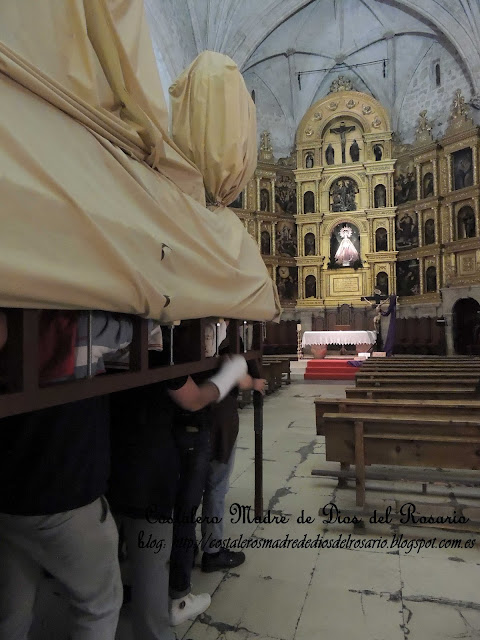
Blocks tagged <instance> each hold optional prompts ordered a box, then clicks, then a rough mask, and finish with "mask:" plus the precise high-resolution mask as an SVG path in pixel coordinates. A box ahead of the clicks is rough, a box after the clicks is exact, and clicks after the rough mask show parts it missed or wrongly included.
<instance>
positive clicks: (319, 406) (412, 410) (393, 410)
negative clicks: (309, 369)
mask: <svg viewBox="0 0 480 640" xmlns="http://www.w3.org/2000/svg"><path fill="white" fill-rule="evenodd" d="M449 411H450V412H451V413H452V415H454V416H455V419H457V418H459V419H461V418H474V417H480V398H478V399H477V400H446V399H439V400H422V402H421V403H419V402H418V401H417V400H404V399H401V400H395V399H393V398H381V399H371V398H326V399H324V398H315V422H316V428H317V435H318V436H323V435H325V434H324V431H323V424H324V420H323V416H324V414H325V413H367V412H368V413H370V414H371V415H383V416H391V415H413V416H434V415H439V416H442V415H445V413H446V412H449Z"/></svg>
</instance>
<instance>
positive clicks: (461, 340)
mask: <svg viewBox="0 0 480 640" xmlns="http://www.w3.org/2000/svg"><path fill="white" fill-rule="evenodd" d="M479 334H480V304H479V303H478V302H477V301H476V300H474V299H473V298H461V299H460V300H458V301H457V302H456V303H455V305H454V306H453V343H454V347H455V351H456V353H459V354H463V355H466V354H469V353H472V347H473V346H474V345H475V342H477V343H478V340H479V337H480V336H479Z"/></svg>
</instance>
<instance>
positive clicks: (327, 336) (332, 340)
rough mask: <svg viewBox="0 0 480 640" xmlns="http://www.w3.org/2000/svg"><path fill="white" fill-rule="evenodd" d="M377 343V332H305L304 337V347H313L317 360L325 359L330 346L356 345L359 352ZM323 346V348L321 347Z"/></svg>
mask: <svg viewBox="0 0 480 640" xmlns="http://www.w3.org/2000/svg"><path fill="white" fill-rule="evenodd" d="M376 341H377V334H376V332H375V331H305V333H304V334H303V337H302V347H303V348H304V347H308V346H311V347H312V353H313V355H314V357H316V358H324V357H325V354H326V353H327V345H328V344H338V345H342V346H343V345H346V344H354V345H356V347H357V352H360V353H361V352H364V351H368V349H369V348H370V347H371V346H372V344H375V342H376ZM320 345H321V346H320Z"/></svg>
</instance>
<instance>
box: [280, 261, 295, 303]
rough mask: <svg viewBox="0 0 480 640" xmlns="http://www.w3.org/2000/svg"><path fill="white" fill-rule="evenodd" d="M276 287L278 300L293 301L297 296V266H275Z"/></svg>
mask: <svg viewBox="0 0 480 640" xmlns="http://www.w3.org/2000/svg"><path fill="white" fill-rule="evenodd" d="M277 289H278V295H279V296H280V300H281V301H283V302H294V301H295V300H296V299H297V296H298V268H297V267H286V266H283V267H277Z"/></svg>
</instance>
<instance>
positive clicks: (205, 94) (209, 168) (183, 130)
mask: <svg viewBox="0 0 480 640" xmlns="http://www.w3.org/2000/svg"><path fill="white" fill-rule="evenodd" d="M170 95H171V98H172V137H173V139H174V140H175V142H176V144H177V145H178V147H179V148H180V149H181V150H182V151H183V153H184V154H185V155H186V156H187V158H188V159H189V160H190V161H191V162H192V163H193V164H194V165H196V166H197V167H198V168H199V170H200V172H201V173H202V175H203V179H204V182H205V189H206V192H207V198H208V200H209V202H211V203H212V204H218V205H223V206H227V205H229V204H230V203H231V202H233V201H234V200H235V199H236V197H237V196H238V195H239V193H240V192H241V191H242V189H243V187H244V186H245V184H246V183H247V182H248V180H250V178H251V177H252V176H253V173H254V171H255V167H256V165H257V120H256V113H255V105H254V103H253V100H252V99H251V97H250V94H249V92H248V89H247V88H246V86H245V82H244V80H243V78H242V76H241V74H240V72H239V71H238V68H237V65H236V64H235V63H234V62H233V60H231V59H230V58H229V57H228V56H224V55H222V54H220V53H214V52H212V51H204V52H203V53H201V54H200V55H199V56H198V57H197V58H196V59H195V60H194V61H193V62H192V64H191V65H190V66H189V67H188V68H187V69H186V70H185V71H184V72H183V73H182V74H181V75H180V76H179V77H178V78H177V79H176V81H175V82H174V83H173V85H172V86H171V87H170ZM212 114H215V116H214V117H212Z"/></svg>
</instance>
